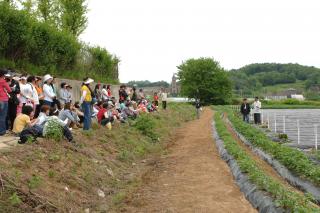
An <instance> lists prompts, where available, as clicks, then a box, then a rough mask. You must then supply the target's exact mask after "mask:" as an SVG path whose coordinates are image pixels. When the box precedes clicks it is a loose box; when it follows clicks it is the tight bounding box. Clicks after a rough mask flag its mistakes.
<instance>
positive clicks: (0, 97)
mask: <svg viewBox="0 0 320 213" xmlns="http://www.w3.org/2000/svg"><path fill="white" fill-rule="evenodd" d="M10 92H11V89H10V87H9V85H8V83H7V82H6V80H4V79H3V78H1V79H0V101H8V100H9V96H8V93H10Z"/></svg>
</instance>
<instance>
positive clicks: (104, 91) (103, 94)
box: [101, 88, 109, 100]
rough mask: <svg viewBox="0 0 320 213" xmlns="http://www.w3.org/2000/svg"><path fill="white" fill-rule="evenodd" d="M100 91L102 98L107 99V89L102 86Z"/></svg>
mask: <svg viewBox="0 0 320 213" xmlns="http://www.w3.org/2000/svg"><path fill="white" fill-rule="evenodd" d="M101 93H102V98H103V99H104V100H107V99H109V96H108V91H107V89H105V88H102V90H101Z"/></svg>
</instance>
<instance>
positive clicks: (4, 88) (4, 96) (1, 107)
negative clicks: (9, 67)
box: [0, 70, 11, 135]
mask: <svg viewBox="0 0 320 213" xmlns="http://www.w3.org/2000/svg"><path fill="white" fill-rule="evenodd" d="M5 74H7V71H5V70H0V135H4V134H6V131H7V127H6V118H7V113H8V101H9V93H10V92H11V88H10V87H9V85H8V83H7V82H6V80H5Z"/></svg>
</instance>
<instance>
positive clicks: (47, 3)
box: [37, 0, 61, 28]
mask: <svg viewBox="0 0 320 213" xmlns="http://www.w3.org/2000/svg"><path fill="white" fill-rule="evenodd" d="M37 14H38V17H39V19H41V20H43V21H44V22H47V23H49V24H53V25H54V26H55V27H57V28H59V27H60V26H61V20H60V4H59V1H58V0H37Z"/></svg>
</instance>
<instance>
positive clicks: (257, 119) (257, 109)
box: [252, 97, 261, 124]
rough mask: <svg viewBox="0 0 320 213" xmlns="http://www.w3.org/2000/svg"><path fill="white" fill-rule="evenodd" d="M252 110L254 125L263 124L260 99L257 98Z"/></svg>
mask: <svg viewBox="0 0 320 213" xmlns="http://www.w3.org/2000/svg"><path fill="white" fill-rule="evenodd" d="M252 108H253V118H254V123H255V124H261V102H260V101H259V98H258V97H256V98H255V101H254V102H253V105H252Z"/></svg>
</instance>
